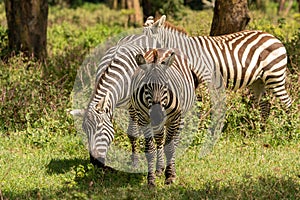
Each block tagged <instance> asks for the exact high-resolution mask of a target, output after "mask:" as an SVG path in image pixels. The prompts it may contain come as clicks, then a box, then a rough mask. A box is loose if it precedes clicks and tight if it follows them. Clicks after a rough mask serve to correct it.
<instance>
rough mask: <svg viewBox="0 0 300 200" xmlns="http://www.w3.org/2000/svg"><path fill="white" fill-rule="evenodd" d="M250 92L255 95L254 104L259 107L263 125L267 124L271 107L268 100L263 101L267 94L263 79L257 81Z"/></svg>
mask: <svg viewBox="0 0 300 200" xmlns="http://www.w3.org/2000/svg"><path fill="white" fill-rule="evenodd" d="M250 90H251V93H252V94H253V100H254V102H255V103H256V104H258V105H259V108H260V112H261V117H262V119H263V123H264V124H265V122H266V121H267V119H268V117H269V115H270V105H271V104H270V103H269V101H268V100H262V98H263V97H265V94H266V89H265V83H264V82H263V81H262V80H261V79H257V80H256V81H254V82H253V83H252V84H251V86H250Z"/></svg>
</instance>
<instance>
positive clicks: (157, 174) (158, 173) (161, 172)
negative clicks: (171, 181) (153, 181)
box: [155, 168, 165, 177]
mask: <svg viewBox="0 0 300 200" xmlns="http://www.w3.org/2000/svg"><path fill="white" fill-rule="evenodd" d="M164 170H165V169H164V168H160V169H157V170H156V171H155V175H156V176H157V177H161V176H162V175H163V173H164Z"/></svg>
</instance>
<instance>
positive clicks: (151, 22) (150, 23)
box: [144, 16, 154, 26]
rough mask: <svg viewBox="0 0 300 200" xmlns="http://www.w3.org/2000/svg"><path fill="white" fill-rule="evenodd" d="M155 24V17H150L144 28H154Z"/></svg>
mask: <svg viewBox="0 0 300 200" xmlns="http://www.w3.org/2000/svg"><path fill="white" fill-rule="evenodd" d="M153 24H154V17H153V16H149V17H148V18H147V20H146V22H145V23H144V26H152V25H153Z"/></svg>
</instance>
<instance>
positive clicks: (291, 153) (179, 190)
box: [0, 132, 300, 199]
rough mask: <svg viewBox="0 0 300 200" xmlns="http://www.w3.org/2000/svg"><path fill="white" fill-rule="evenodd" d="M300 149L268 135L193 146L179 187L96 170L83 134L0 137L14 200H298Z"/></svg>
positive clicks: (4, 183) (5, 190)
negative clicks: (202, 153)
mask: <svg viewBox="0 0 300 200" xmlns="http://www.w3.org/2000/svg"><path fill="white" fill-rule="evenodd" d="M20 144H22V145H20ZM299 150H300V145H299V144H293V145H285V146H278V147H272V146H267V145H265V143H264V140H263V138H262V139H261V140H255V143H254V141H253V140H251V139H250V140H246V141H244V142H243V143H241V142H240V141H239V140H226V139H225V140H222V141H220V142H219V143H218V144H217V145H216V147H215V149H214V152H213V154H211V155H209V156H207V157H205V158H202V159H199V148H197V147H192V148H190V149H188V150H187V152H186V153H185V154H184V156H182V157H180V162H179V161H178V162H177V175H178V178H177V180H176V182H175V184H173V185H172V186H165V185H163V181H164V180H163V177H161V178H158V179H157V188H155V189H149V188H148V187H147V181H146V174H145V173H143V174H130V173H125V172H114V173H113V172H111V173H103V171H102V170H99V169H94V168H93V166H92V165H90V164H88V162H89V161H88V155H87V152H86V148H85V146H84V145H83V144H82V138H81V136H76V135H66V136H62V135H57V136H53V137H51V139H49V141H48V142H47V143H46V144H44V145H43V147H37V146H35V145H34V144H32V138H30V137H28V136H26V135H25V134H24V133H21V132H20V133H19V132H18V133H15V134H13V135H10V136H9V137H8V136H6V135H1V162H0V166H1V169H2V170H1V173H0V177H1V188H2V195H3V196H4V197H6V198H9V199H16V198H18V199H36V198H38V197H39V196H40V197H42V198H43V199H50V198H51V199H52V198H53V199H74V198H78V199H81V198H83V199H90V198H92V199H94V198H95V199H99V198H100V199H115V198H117V199H140V198H142V199H146V198H153V197H156V198H157V199H190V198H192V199H196V198H210V199H211V198H212V199H215V198H220V197H222V199H223V198H225V199H226V198H228V199H230V198H234V199H253V198H255V199H257V198H261V199H266V198H267V199H274V198H276V199H281V198H288V199H297V198H299V197H300V177H299V176H300V172H299V165H300V155H299Z"/></svg>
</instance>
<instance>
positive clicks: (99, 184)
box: [0, 4, 300, 199]
mask: <svg viewBox="0 0 300 200" xmlns="http://www.w3.org/2000/svg"><path fill="white" fill-rule="evenodd" d="M1 8H3V4H0V11H1V12H2V13H0V21H1V22H0V23H1V25H2V26H1V27H0V38H1V43H0V44H1V45H0V48H1V49H0V50H1V57H3V56H4V57H5V59H2V60H1V61H0V116H1V117H0V124H1V126H0V199H6V198H8V199H153V198H154V199H175V198H176V199H219V198H220V197H221V198H222V199H299V198H300V187H299V185H300V184H299V183H300V179H299V177H300V174H299V166H300V163H299V160H300V157H299V151H300V146H299V140H300V127H299V126H300V112H299V104H300V92H299V73H300V69H299V66H300V60H299V55H300V52H299V44H300V43H299V41H300V31H299V17H297V15H294V14H292V15H289V16H286V17H285V18H279V17H274V15H272V14H268V13H262V12H261V11H252V16H251V17H252V21H251V23H250V25H249V29H261V30H265V31H268V32H271V33H272V34H275V35H276V36H277V37H278V38H280V39H281V40H282V41H283V42H284V44H285V45H286V47H287V50H288V54H289V59H290V63H289V66H288V67H289V72H288V83H287V87H288V92H289V94H290V95H291V97H292V99H293V104H292V107H291V108H290V110H289V113H286V112H285V110H284V109H283V108H282V106H281V104H280V102H278V101H277V100H275V99H274V97H273V96H272V95H269V96H268V98H269V99H270V101H271V103H272V107H271V115H270V117H269V119H268V120H267V123H266V124H265V127H263V125H262V123H261V121H260V120H261V119H260V116H259V111H258V110H257V109H255V108H254V107H255V106H253V104H252V103H251V101H250V95H249V93H248V91H247V90H242V91H238V92H237V93H232V92H228V95H227V109H228V111H227V114H226V124H225V127H224V133H223V135H222V137H221V138H220V141H219V142H218V143H217V145H216V146H215V148H214V151H213V153H212V154H210V155H208V156H207V157H205V158H202V159H199V153H200V149H201V148H200V147H201V145H202V143H203V136H204V135H205V134H206V129H207V127H208V125H209V121H208V118H209V114H208V110H209V108H210V102H209V98H208V97H207V93H206V92H205V91H204V90H200V91H198V97H199V99H201V101H199V102H197V106H198V107H200V108H201V117H202V119H203V120H202V121H200V123H199V130H198V133H197V134H196V137H195V139H194V141H193V142H192V144H191V145H190V147H189V148H188V149H187V150H186V152H185V154H184V156H181V157H179V158H178V159H177V163H176V166H177V175H178V178H177V181H176V182H175V184H174V185H171V186H165V185H163V182H164V180H163V179H164V177H161V178H158V180H157V183H158V184H157V188H154V189H149V188H148V187H147V180H146V174H145V173H142V174H140V173H136V174H130V173H125V172H105V171H103V170H101V169H97V168H94V167H93V166H92V165H91V164H89V155H88V152H87V149H86V146H85V144H84V142H83V141H84V139H83V137H84V136H83V135H82V134H81V133H79V132H77V131H76V129H75V127H74V121H73V118H72V117H71V116H70V115H69V114H68V109H70V108H71V106H72V105H71V98H70V93H71V90H72V88H73V83H74V80H75V76H76V70H77V69H78V68H79V66H80V65H81V63H82V62H83V60H84V58H85V55H86V54H88V53H89V52H90V51H91V50H92V49H93V48H94V47H96V46H97V45H98V44H99V43H102V42H104V41H106V40H107V39H108V38H110V37H113V36H116V35H118V34H119V33H120V32H122V31H124V30H128V29H125V28H124V24H126V18H123V17H122V16H119V15H118V13H117V12H116V11H112V10H109V9H108V8H107V7H106V6H105V5H103V4H99V5H96V4H84V5H83V6H80V7H78V8H76V9H69V8H65V7H61V6H52V7H50V13H49V26H48V54H49V58H48V59H47V60H46V62H45V63H39V62H36V61H35V60H33V59H31V58H26V57H24V56H23V55H22V54H19V55H5V49H6V47H7V42H8V41H7V30H6V27H5V22H4V21H3V16H5V14H4V13H3V12H4V10H3V9H1ZM183 12H184V13H186V15H184V16H183V17H182V20H180V21H176V19H175V18H171V17H170V18H169V17H168V20H171V21H172V22H173V23H174V24H176V25H180V26H183V27H185V28H186V30H187V31H188V32H189V33H190V34H191V35H207V34H208V33H209V28H210V23H211V19H212V11H211V10H206V11H201V12H195V11H191V10H189V9H184V11H183ZM195 19H197V20H195ZM198 19H199V20H198ZM194 117H195V116H194ZM121 123H122V122H121ZM121 123H119V124H118V122H117V121H115V126H116V127H119V126H121ZM263 128H264V130H263ZM115 142H116V144H117V145H118V146H122V147H124V148H126V149H130V147H129V144H128V140H127V137H126V135H125V134H124V132H122V131H121V130H120V128H118V129H117V132H116V138H115Z"/></svg>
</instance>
